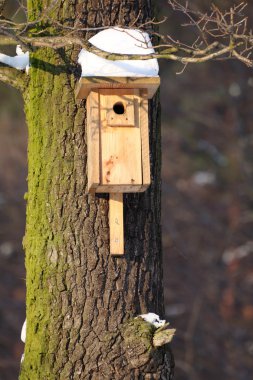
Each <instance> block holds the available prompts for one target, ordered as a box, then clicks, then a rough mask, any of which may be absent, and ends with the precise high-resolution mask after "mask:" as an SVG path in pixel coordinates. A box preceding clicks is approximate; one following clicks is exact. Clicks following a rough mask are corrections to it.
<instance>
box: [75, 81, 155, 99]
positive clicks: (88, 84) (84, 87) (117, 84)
mask: <svg viewBox="0 0 253 380" xmlns="http://www.w3.org/2000/svg"><path fill="white" fill-rule="evenodd" d="M159 86H160V78H159V77H158V76H157V77H83V78H80V80H79V82H78V85H77V88H76V99H84V98H87V96H88V95H89V93H90V91H92V90H94V89H99V88H107V89H110V88H114V89H115V88H126V89H146V90H147V97H148V99H151V98H152V97H153V96H154V94H155V93H156V91H157V89H158V87H159Z"/></svg>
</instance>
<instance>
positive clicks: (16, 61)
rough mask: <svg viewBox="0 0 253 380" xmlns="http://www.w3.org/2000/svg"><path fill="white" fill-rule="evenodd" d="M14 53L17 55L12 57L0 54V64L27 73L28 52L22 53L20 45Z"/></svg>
mask: <svg viewBox="0 0 253 380" xmlns="http://www.w3.org/2000/svg"><path fill="white" fill-rule="evenodd" d="M16 53H17V55H15V56H14V57H11V56H9V55H6V54H2V53H0V62H1V63H4V64H5V65H7V66H10V67H13V68H14V69H17V70H26V72H27V73H28V70H29V52H26V53H24V52H23V51H22V49H21V47H20V45H17V47H16Z"/></svg>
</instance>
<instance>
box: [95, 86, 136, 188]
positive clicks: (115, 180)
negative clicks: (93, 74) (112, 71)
mask: <svg viewBox="0 0 253 380" xmlns="http://www.w3.org/2000/svg"><path fill="white" fill-rule="evenodd" d="M111 91H112V90H111ZM114 91H115V90H114ZM116 94H117V90H116V91H115V93H114V94H111V95H104V94H103V92H102V90H100V105H101V108H100V125H101V182H100V184H101V185H102V186H105V185H108V186H115V185H142V163H141V133H140V126H139V118H138V117H136V118H135V126H134V127H128V126H123V127H120V126H116V127H111V126H108V123H107V116H108V112H110V105H112V104H113V102H114V100H115V96H116ZM133 95H134V92H133ZM119 99H120V97H119ZM125 99H126V96H122V101H125ZM134 100H135V98H134ZM138 108H139V107H134V109H135V112H138Z"/></svg>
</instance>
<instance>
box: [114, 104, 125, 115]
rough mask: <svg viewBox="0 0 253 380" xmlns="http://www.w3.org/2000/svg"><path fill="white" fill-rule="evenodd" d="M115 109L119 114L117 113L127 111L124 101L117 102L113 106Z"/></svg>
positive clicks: (121, 113)
mask: <svg viewBox="0 0 253 380" xmlns="http://www.w3.org/2000/svg"><path fill="white" fill-rule="evenodd" d="M113 111H114V112H115V113H116V114H117V115H123V114H124V113H125V106H124V104H123V103H122V102H117V103H115V104H114V106H113Z"/></svg>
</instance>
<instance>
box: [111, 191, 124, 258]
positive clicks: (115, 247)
mask: <svg viewBox="0 0 253 380" xmlns="http://www.w3.org/2000/svg"><path fill="white" fill-rule="evenodd" d="M109 228H110V253H111V255H123V254H124V215H123V194H122V193H117V194H110V198H109Z"/></svg>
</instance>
